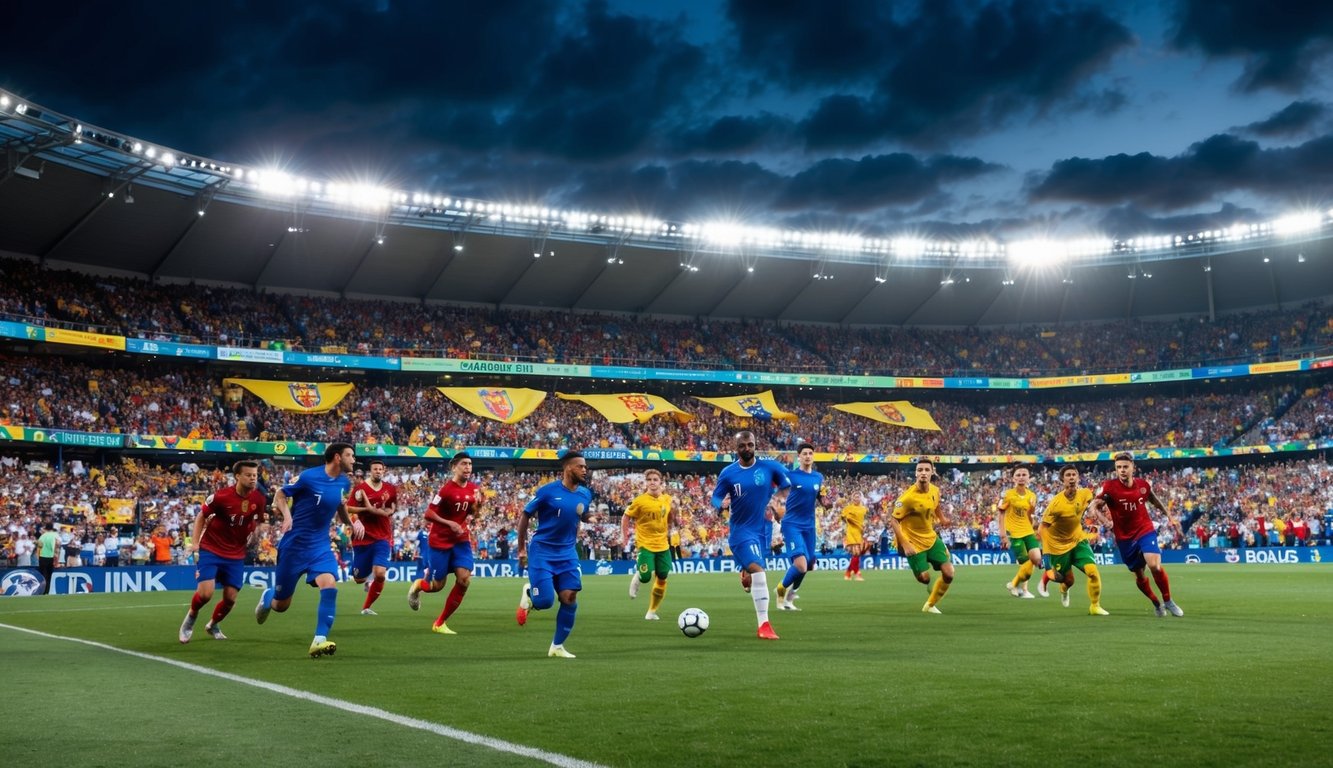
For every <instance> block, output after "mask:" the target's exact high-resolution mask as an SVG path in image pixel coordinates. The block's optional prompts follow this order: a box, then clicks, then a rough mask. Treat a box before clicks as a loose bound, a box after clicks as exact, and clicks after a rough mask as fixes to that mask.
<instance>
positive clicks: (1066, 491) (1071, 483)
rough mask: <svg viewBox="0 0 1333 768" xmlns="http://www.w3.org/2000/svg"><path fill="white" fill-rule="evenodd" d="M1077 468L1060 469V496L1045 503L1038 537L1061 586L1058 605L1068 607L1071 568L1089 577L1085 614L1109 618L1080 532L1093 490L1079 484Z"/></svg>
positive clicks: (1089, 551) (1094, 565)
mask: <svg viewBox="0 0 1333 768" xmlns="http://www.w3.org/2000/svg"><path fill="white" fill-rule="evenodd" d="M1078 481H1079V474H1078V467H1075V466H1073V465H1072V464H1066V465H1064V466H1063V467H1060V483H1061V485H1062V486H1063V487H1062V488H1061V490H1060V492H1059V493H1057V494H1055V495H1054V496H1052V497H1051V500H1050V501H1049V502H1048V503H1047V504H1046V513H1045V514H1043V515H1042V517H1041V525H1039V526H1038V527H1037V535H1038V536H1040V537H1041V540H1042V541H1044V542H1046V548H1047V552H1046V556H1047V557H1048V558H1050V561H1051V571H1052V572H1054V574H1055V576H1054V577H1053V578H1052V581H1055V582H1056V583H1058V584H1059V585H1060V605H1063V606H1064V607H1066V608H1068V607H1069V588H1070V587H1072V586H1074V569H1075V568H1077V569H1079V570H1080V571H1083V573H1084V574H1085V575H1086V576H1087V577H1088V602H1089V604H1088V613H1090V614H1092V615H1093V616H1108V615H1110V614H1108V613H1107V612H1106V611H1105V610H1104V609H1103V608H1102V602H1101V601H1102V577H1101V574H1100V573H1098V571H1097V561H1096V558H1094V557H1093V555H1092V547H1090V546H1088V540H1087V536H1085V535H1084V532H1083V517H1084V515H1086V514H1087V513H1088V512H1089V510H1090V508H1091V506H1092V505H1093V504H1094V502H1093V498H1092V489H1090V488H1080V487H1079V485H1078Z"/></svg>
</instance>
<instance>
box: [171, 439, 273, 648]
mask: <svg viewBox="0 0 1333 768" xmlns="http://www.w3.org/2000/svg"><path fill="white" fill-rule="evenodd" d="M231 471H232V474H233V475H235V476H236V484H235V485H233V486H230V487H227V488H223V489H222V490H220V491H218V492H217V493H213V494H210V495H209V497H208V498H207V499H204V503H203V505H202V506H201V507H200V508H199V514H197V515H195V518H194V528H193V529H192V533H191V535H190V541H191V542H192V544H191V547H190V548H191V549H192V550H194V551H196V552H198V555H199V556H198V559H197V563H198V564H197V565H196V566H195V570H194V577H195V580H196V581H198V583H199V586H198V587H197V588H196V589H195V592H194V597H192V598H190V610H189V612H188V613H186V614H185V620H184V621H182V622H181V628H180V635H179V639H180V641H181V642H182V643H188V642H190V637H191V636H192V635H193V634H194V622H195V619H196V618H198V616H199V609H200V608H203V607H204V606H205V605H207V604H208V601H209V600H212V599H213V590H214V588H215V584H216V582H219V581H220V582H222V600H221V601H220V602H219V603H218V604H217V607H216V608H214V609H213V618H211V619H209V621H208V623H207V624H205V625H204V631H205V632H207V633H208V634H209V635H211V636H212V638H213V639H214V640H226V639H227V636H226V635H224V634H222V629H221V627H219V626H218V624H219V623H221V622H222V620H223V619H224V618H225V617H226V616H227V614H228V613H230V612H231V609H232V606H233V605H235V604H236V595H237V594H238V593H239V592H240V591H241V586H242V585H243V584H244V582H245V546H246V544H247V543H249V541H250V536H251V535H252V534H253V533H254V530H255V528H256V527H257V526H258V525H259V521H260V519H261V518H262V517H263V516H264V513H265V512H266V511H267V510H268V497H267V496H265V495H264V494H263V493H262V492H261V491H259V490H258V486H259V462H257V461H249V460H247V461H238V462H236V463H235V464H233V465H232V468H231Z"/></svg>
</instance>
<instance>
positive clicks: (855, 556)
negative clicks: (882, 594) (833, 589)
mask: <svg viewBox="0 0 1333 768" xmlns="http://www.w3.org/2000/svg"><path fill="white" fill-rule="evenodd" d="M865 501H866V499H865V496H863V495H861V494H859V493H858V494H856V495H855V496H853V497H852V503H851V504H848V505H847V506H845V507H843V508H842V512H841V513H840V514H839V515H838V516H839V517H840V518H841V519H842V546H843V548H844V549H846V550H847V554H848V558H847V570H846V571H844V572H843V574H842V580H843V581H852V580H853V579H855V580H856V581H865V577H863V576H862V575H861V555H863V554H865V553H866V549H867V546H866V539H865V527H866V515H867V514H869V513H870V510H868V509H866V504H865Z"/></svg>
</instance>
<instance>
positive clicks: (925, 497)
mask: <svg viewBox="0 0 1333 768" xmlns="http://www.w3.org/2000/svg"><path fill="white" fill-rule="evenodd" d="M934 476H935V462H933V461H931V460H930V459H927V458H921V459H918V460H917V463H916V482H915V483H913V484H912V485H911V487H909V488H908V489H907V490H906V491H903V494H902V495H901V496H899V497H898V500H897V501H896V502H894V504H893V515H892V516H891V517H890V518H889V525H890V526H892V527H893V538H894V541H896V542H898V551H899V552H900V553H901V554H902V556H903V557H905V558H907V565H908V566H909V567H910V568H911V569H912V575H914V576H916V580H917V581H919V582H921V583H922V584H930V569H931V568H934V569H935V570H937V571H939V572H940V577H939V578H938V579H936V580H935V584H934V586H932V587H931V588H930V597H929V598H927V599H926V604H925V605H924V606H922V607H921V611H922V612H923V613H939V612H940V609H939V608H937V607H936V605H937V604H938V603H939V602H940V600H941V599H942V598H943V597H944V593H945V592H947V591H949V585H950V584H952V583H953V562H952V561H951V560H950V559H949V550H948V549H947V548H946V547H945V546H944V542H943V541H941V540H940V537H939V534H938V533H936V532H935V523H936V521H938V522H939V524H940V525H948V524H949V521H948V520H947V519H945V518H944V516H943V515H941V514H940V489H939V488H937V487H935V485H934V484H932V483H931V479H932V478H934Z"/></svg>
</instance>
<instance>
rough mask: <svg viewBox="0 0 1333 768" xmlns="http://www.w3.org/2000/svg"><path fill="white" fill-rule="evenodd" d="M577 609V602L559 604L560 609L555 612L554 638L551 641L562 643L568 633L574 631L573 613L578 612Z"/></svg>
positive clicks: (557, 643)
mask: <svg viewBox="0 0 1333 768" xmlns="http://www.w3.org/2000/svg"><path fill="white" fill-rule="evenodd" d="M578 610H579V604H578V603H574V604H573V605H565V604H564V603H561V604H560V610H558V611H556V612H555V639H554V640H553V641H552V642H554V643H555V644H556V645H564V644H565V639H566V638H568V637H569V633H570V632H573V631H574V614H576V613H578Z"/></svg>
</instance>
